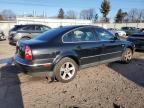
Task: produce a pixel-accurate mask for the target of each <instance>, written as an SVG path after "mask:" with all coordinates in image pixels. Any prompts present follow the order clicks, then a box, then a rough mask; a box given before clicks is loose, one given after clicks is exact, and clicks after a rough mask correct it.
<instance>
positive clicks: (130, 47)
mask: <svg viewBox="0 0 144 108" xmlns="http://www.w3.org/2000/svg"><path fill="white" fill-rule="evenodd" d="M126 48H129V49H131V50H132V53H134V48H133V47H132V46H127V47H126Z"/></svg>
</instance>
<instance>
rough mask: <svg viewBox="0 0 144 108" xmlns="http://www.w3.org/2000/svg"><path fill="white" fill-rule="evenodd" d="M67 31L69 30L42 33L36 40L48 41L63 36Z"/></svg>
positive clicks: (52, 30)
mask: <svg viewBox="0 0 144 108" xmlns="http://www.w3.org/2000/svg"><path fill="white" fill-rule="evenodd" d="M66 31H67V30H66V29H64V28H55V29H51V30H49V31H46V32H44V33H42V34H41V35H39V36H37V37H36V38H35V39H38V40H46V41H48V40H50V39H52V38H54V37H56V36H59V35H62V34H63V33H65V32H66Z"/></svg>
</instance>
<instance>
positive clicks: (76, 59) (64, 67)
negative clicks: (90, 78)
mask: <svg viewBox="0 0 144 108" xmlns="http://www.w3.org/2000/svg"><path fill="white" fill-rule="evenodd" d="M133 53H134V44H133V43H132V42H129V41H122V40H120V39H119V38H117V36H114V35H113V34H112V33H110V32H109V31H107V30H105V29H103V28H101V27H96V26H88V25H87V26H84V25H81V26H66V27H61V28H56V29H52V30H50V31H48V32H45V33H43V34H41V35H40V36H37V37H36V38H33V39H31V40H26V41H19V42H18V44H17V50H16V56H15V61H16V64H18V65H19V66H21V67H22V68H23V69H24V70H25V72H27V74H30V75H36V74H38V75H40V74H44V73H43V72H42V70H45V71H46V73H47V74H48V73H50V72H52V77H53V78H55V79H57V80H58V81H61V82H64V83H66V82H69V81H71V80H72V79H74V77H75V76H76V74H77V71H78V70H79V69H81V68H86V67H90V66H94V65H98V64H102V63H107V62H112V61H117V60H121V61H122V62H124V63H129V62H130V61H131V59H132V55H133ZM36 71H38V72H37V73H36ZM46 73H45V74H46Z"/></svg>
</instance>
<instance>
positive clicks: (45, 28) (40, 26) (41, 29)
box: [36, 25, 50, 31]
mask: <svg viewBox="0 0 144 108" xmlns="http://www.w3.org/2000/svg"><path fill="white" fill-rule="evenodd" d="M36 30H38V31H48V30H50V28H49V27H47V26H42V25H37V26H36Z"/></svg>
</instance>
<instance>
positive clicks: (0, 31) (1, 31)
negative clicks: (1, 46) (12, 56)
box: [0, 29, 6, 41]
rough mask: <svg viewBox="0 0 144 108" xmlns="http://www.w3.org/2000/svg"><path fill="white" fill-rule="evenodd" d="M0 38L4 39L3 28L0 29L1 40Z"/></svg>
mask: <svg viewBox="0 0 144 108" xmlns="http://www.w3.org/2000/svg"><path fill="white" fill-rule="evenodd" d="M2 40H6V36H5V34H4V32H3V30H1V29H0V41H2Z"/></svg>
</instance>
